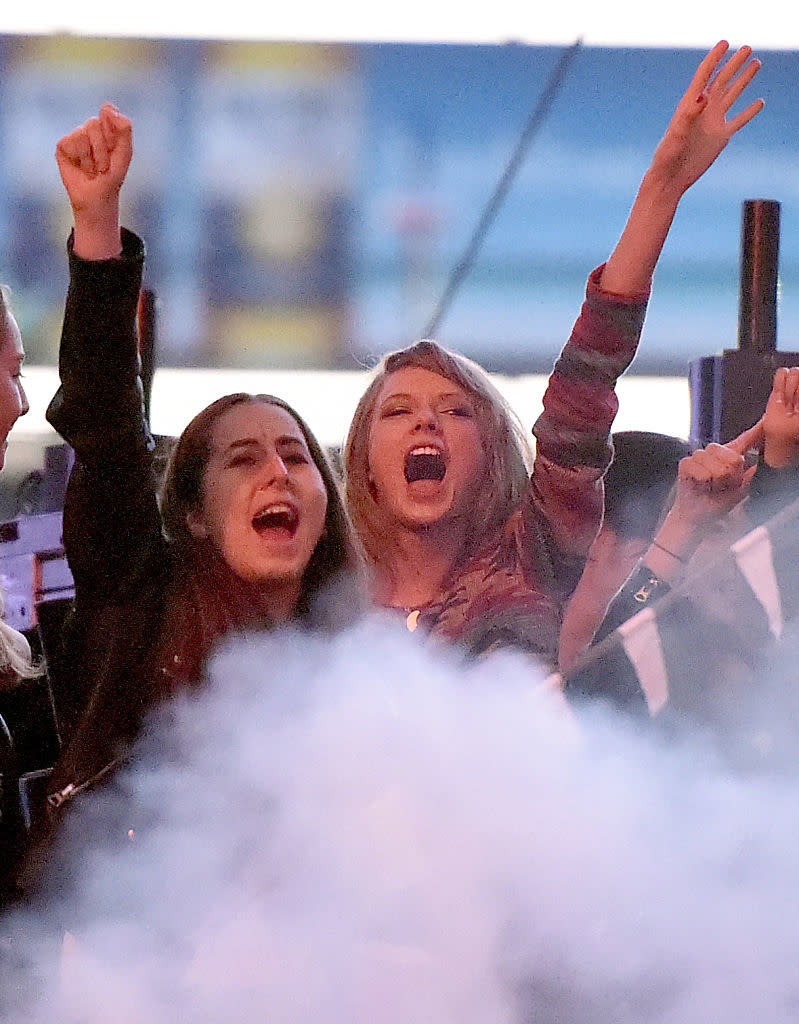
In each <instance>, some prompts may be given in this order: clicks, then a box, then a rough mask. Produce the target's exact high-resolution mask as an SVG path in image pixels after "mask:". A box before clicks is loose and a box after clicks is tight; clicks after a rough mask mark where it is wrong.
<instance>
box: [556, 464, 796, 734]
mask: <svg viewBox="0 0 799 1024" xmlns="http://www.w3.org/2000/svg"><path fill="white" fill-rule="evenodd" d="M797 495H799V468H791V469H785V470H775V469H772V468H770V467H769V466H767V465H766V464H765V463H764V462H763V461H762V459H761V462H760V464H759V466H758V468H757V471H756V473H755V475H754V477H753V478H752V482H751V485H750V490H749V497H748V499H747V500H746V502H745V503H744V504H743V505H742V506H739V508H738V509H737V510H736V512H737V518H736V519H733V518H732V517H730V518H729V519H728V521H726V525H722V526H721V527H720V530H719V533H718V535H717V536H716V537H714V538H713V543H712V546H710V544H708V550H705V551H704V552H703V551H702V550H701V549H700V552H698V554H697V557H696V562H695V563H692V564H691V567H690V578H686V581H685V582H683V581H680V585H679V588H678V593H677V594H675V595H674V597H673V598H672V600H671V601H670V602H668V603H667V604H666V605H665V606H660V605H658V612H659V616H658V632H659V634H660V642H661V645H663V646H665V647H666V648H667V649H666V651H665V653H666V655H667V661H668V663H669V668H670V671H669V694H668V699H669V714H670V715H673V714H674V713H679V714H686V715H689V716H691V717H694V718H698V717H703V718H709V717H710V716H712V715H713V714H715V713H716V711H717V709H718V708H719V707H720V706H721V704H722V703H729V702H730V701H731V696H730V695H731V694H732V693H733V692H735V688H734V686H733V679H738V678H739V677H740V678H743V677H751V675H752V673H753V671H754V668H755V667H756V666H760V665H762V662H763V659H764V657H765V654H766V651H767V648H768V647H769V645H770V642H771V639H772V638H771V635H770V633H769V627H768V622H767V621H766V619H765V617H764V615H763V613H762V609H760V608H758V607H757V606H756V602H754V601H753V598H752V594H751V590H750V587H749V586H748V585H747V584H746V583H745V582H744V581H743V579H742V578H741V576H740V573H739V572H738V571H737V570H736V568H735V563H734V562H733V561H731V560H730V559H727V560H726V561H719V559H720V558H721V556H723V555H724V554H725V553H726V552H727V551H728V550H729V548H730V546H731V545H732V544H733V543H734V542H735V541H736V540H737V539H738V537H739V536H741V535H742V534H745V533H747V532H748V531H750V530H753V529H754V528H755V527H757V526H760V525H762V524H763V523H764V522H766V521H767V520H768V519H769V518H770V517H771V516H773V515H775V514H776V513H777V512H778V511H779V510H780V509H781V508H784V507H785V506H786V505H788V503H789V502H790V501H791V500H793V499H794V498H796V497H797ZM702 556H704V557H702ZM671 591H672V588H671V587H670V586H669V585H668V584H667V583H665V582H664V581H663V580H661V579H659V577H658V576H657V575H655V574H654V573H653V572H651V571H650V570H649V569H647V568H646V567H645V566H643V565H642V564H641V565H639V566H638V567H637V568H636V569H635V570H634V571H633V573H632V574H631V575H630V576H629V578H628V579H627V580H626V581H625V583H624V584H623V586H622V587H621V588H620V590H619V592H618V593H617V594H616V596H615V598H614V599H613V601H612V602H611V603H610V605H609V607H608V609H607V611H606V613H605V616H604V618H603V620H602V622H601V623H600V625H599V628H598V629H597V632H596V635H595V637H594V641H593V645H592V648H591V649H589V652H588V656H587V659H586V661H585V663H583V664H578V666H576V668H575V669H574V670H572V671H571V672H569V674H568V676H567V678H566V680H565V691H566V693H567V694H568V695H569V696H571V697H577V698H591V699H592V700H593V699H596V698H600V699H605V700H606V701H608V702H609V703H610V704H612V705H614V706H616V707H618V708H622V709H624V710H627V711H634V712H642V711H644V712H645V711H646V708H647V698H646V696H645V695H644V693H643V691H642V690H641V687H640V685H639V679H638V676H637V674H636V671H635V668H634V666H633V665H632V663H631V662H630V660H629V659H628V658H627V656H626V655H625V653H624V650H623V647H622V645H621V643H620V642H619V640H620V638H619V634H618V633H617V632H616V630H618V629H619V627H621V626H623V625H624V623H626V622H628V621H629V620H630V619H632V618H633V617H634V616H635V615H637V614H638V613H639V612H641V611H643V610H644V609H645V608H648V607H650V606H652V605H654V604H657V603H659V602H660V600H661V599H662V598H663V597H665V596H666V595H667V594H670V593H671ZM600 645H601V646H600ZM742 669H743V670H742ZM700 680H701V682H700ZM749 683H751V678H749V681H748V682H744V683H742V684H741V685H743V686H747V685H749ZM739 691H740V687H739V688H738V692H739Z"/></svg>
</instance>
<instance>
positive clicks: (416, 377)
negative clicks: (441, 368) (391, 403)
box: [377, 366, 468, 402]
mask: <svg viewBox="0 0 799 1024" xmlns="http://www.w3.org/2000/svg"><path fill="white" fill-rule="evenodd" d="M398 394H409V395H419V396H420V397H425V398H427V397H431V396H432V397H435V396H436V395H462V396H466V395H467V394H468V393H467V392H466V391H465V390H464V389H463V388H462V387H461V386H460V385H459V384H456V383H455V381H453V380H450V379H449V377H445V376H444V374H442V373H437V372H436V371H435V370H427V369H425V368H424V367H422V366H401V367H400V368H399V369H398V370H392V372H391V373H389V374H388V375H387V376H386V378H385V380H384V381H383V383H382V384H381V386H380V390H379V391H378V396H377V400H378V402H382V401H384V400H385V399H386V398H389V397H391V396H392V395H398Z"/></svg>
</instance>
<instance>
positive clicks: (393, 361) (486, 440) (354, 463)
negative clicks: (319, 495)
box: [344, 340, 533, 568]
mask: <svg viewBox="0 0 799 1024" xmlns="http://www.w3.org/2000/svg"><path fill="white" fill-rule="evenodd" d="M406 366H414V367H419V368H421V369H423V370H430V371H431V372H432V373H437V374H439V375H440V376H442V377H445V378H446V379H447V380H450V381H452V382H453V384H457V386H458V387H460V388H462V389H463V390H464V391H465V392H466V393H467V394H468V395H469V396H470V397H471V398H472V400H473V401H474V404H475V412H476V415H477V425H478V430H479V433H480V438H481V441H482V444H483V450H484V452H485V455H486V460H485V470H484V473H483V479H482V481H481V482H480V485H479V487H478V489H477V491H476V493H475V497H474V501H473V502H471V506H470V507H471V513H470V519H471V521H470V523H469V524H468V525H469V529H468V530H467V531H466V535H467V541H466V545H465V547H464V548H463V550H462V551H461V553H460V556H459V558H458V560H457V561H458V563H462V562H463V561H465V560H466V559H467V558H469V557H470V556H471V555H473V554H474V553H476V552H477V551H479V550H480V549H481V548H482V547H483V545H484V544H485V543H486V542H487V541H488V540H489V539H490V538H491V537H492V536H494V535H495V534H496V533H497V532H498V531H499V530H500V529H501V528H502V526H503V525H504V524H505V522H506V521H507V519H508V516H509V515H510V514H511V512H513V510H514V509H515V508H516V507H517V505H518V504H519V502H520V501H521V498H522V495H523V494H524V492H525V489H526V487H527V485H528V482H529V475H530V470H531V468H532V462H533V454H532V445H531V444H530V441H529V440H528V438H527V434H526V433H525V431H524V429H523V428H522V426H521V424H520V423H519V420H518V418H517V417H516V415H515V414H514V413H513V411H512V410H511V408H510V406H509V405H508V403H507V402H506V401H505V399H504V398H503V397H502V395H501V394H500V393H499V391H497V389H496V388H495V387H494V385H493V384H492V383H491V381H490V380H489V378H488V375H487V374H486V372H485V371H484V370H483V369H482V368H481V367H480V366H478V365H477V363H474V362H472V360H471V359H467V358H466V357H465V356H462V355H458V354H457V353H455V352H450V351H449V350H448V349H445V348H443V346H441V345H439V344H438V343H437V342H435V341H430V340H424V341H418V342H416V343H415V344H414V345H410V346H409V347H408V348H404V349H400V350H399V351H397V352H391V353H389V354H388V355H387V356H385V358H384V359H383V360H382V361H381V362H380V364H379V365H378V367H377V369H376V371H375V376H374V378H373V379H372V381H371V383H370V384H369V386H368V388H367V389H366V391H365V392H364V394H363V396H362V397H361V400H360V402H359V403H358V407H357V409H356V410H355V415H354V416H353V419H352V423H351V424H350V429H349V432H348V434H347V441H346V444H345V446H344V476H345V494H346V499H347V511H348V512H349V515H350V519H351V520H352V523H353V526H354V527H355V532H356V533H357V535H358V538H359V540H360V543H361V545H362V547H363V549H364V553H365V556H366V559H367V561H368V562H369V563H370V564H372V565H375V564H376V563H378V562H380V561H381V560H382V559H383V558H384V556H385V554H386V552H387V550H388V549H390V548H391V546H392V528H391V525H390V524H389V523H388V522H387V521H386V519H385V516H384V513H383V511H382V509H381V508H380V506H379V505H378V503H377V501H376V500H375V496H374V493H373V490H372V487H371V485H370V482H369V434H370V430H371V426H372V420H373V417H374V412H375V406H376V404H377V396H378V392H379V391H380V388H381V387H382V385H383V382H384V381H385V380H386V378H387V377H389V376H390V375H391V374H392V373H394V372H395V371H396V370H400V369H403V368H404V367H406ZM453 568H454V567H453Z"/></svg>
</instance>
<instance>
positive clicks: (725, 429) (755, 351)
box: [689, 199, 799, 446]
mask: <svg viewBox="0 0 799 1024" xmlns="http://www.w3.org/2000/svg"><path fill="white" fill-rule="evenodd" d="M779 248H780V204H779V203H778V202H777V201H776V200H774V199H746V200H744V202H743V203H742V206H741V253H740V261H741V263H740V292H739V303H738V347H737V348H735V349H725V350H724V351H723V352H722V353H720V354H719V355H715V356H703V357H702V358H700V359H694V360H692V361H691V363H690V367H689V382H690V389H691V440H692V441H693V442H694V443H695V444H697V445H702V446H704V445H706V444H708V443H709V442H710V441H717V442H721V443H722V444H724V443H726V442H727V441H731V440H732V439H733V438H734V437H737V436H738V434H740V433H741V432H742V431H744V430H746V429H747V428H748V427H751V426H752V425H753V424H754V423H756V422H757V420H758V419H759V417H760V416H762V415H763V410H764V409H765V407H766V402H767V401H768V396H769V393H770V391H771V385H772V381H773V379H774V372H775V370H776V369H777V367H779V366H797V365H799V353H797V352H780V351H778V349H777V301H778V298H779Z"/></svg>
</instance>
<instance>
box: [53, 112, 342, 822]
mask: <svg viewBox="0 0 799 1024" xmlns="http://www.w3.org/2000/svg"><path fill="white" fill-rule="evenodd" d="M131 155H132V131H131V125H130V122H129V121H128V119H127V118H125V117H124V116H123V115H122V114H120V113H119V112H118V111H117V110H116V109H115V108H114V107H112V106H111V105H109V104H107V105H105V106H104V107H103V108H102V109H101V111H100V113H99V116H98V117H95V118H91V119H90V120H89V121H87V122H86V124H84V125H82V126H81V127H80V128H78V129H76V130H75V131H74V132H72V133H71V134H69V135H67V136H66V137H65V138H63V139H62V140H61V141H60V142H59V144H58V148H57V159H58V166H59V170H60V172H61V177H62V179H63V182H64V185H65V187H66V190H67V193H68V196H69V199H70V203H71V205H72V210H73V213H74V222H75V227H74V232H73V235H72V237H71V239H70V243H69V263H70V286H69V293H68V296H67V303H66V312H65V317H64V327H63V334H62V340H61V349H60V355H59V369H60V375H61V386H60V388H59V391H58V393H57V394H56V396H55V398H54V399H53V401H52V403H51V404H50V407H49V409H48V419H49V421H50V422H51V423H52V424H53V426H54V427H55V428H56V429H57V430H58V431H59V432H60V433H61V435H62V436H63V437H64V438H65V440H67V441H68V443H69V444H70V445H71V446H72V448H73V449H74V451H75V467H74V470H73V472H72V475H71V478H70V481H69V487H68V493H67V499H66V505H65V510H64V542H65V546H66V550H67V557H68V559H69V564H70V568H71V569H72V574H73V576H74V579H75V587H76V599H75V608H74V612H73V615H72V619H71V622H70V625H69V629H68V635H67V638H66V648H67V651H68V659H69V662H70V663H71V664H72V665H73V666H74V671H75V672H76V673H78V674H80V675H82V676H83V677H85V679H88V683H89V685H88V691H89V692H90V694H91V697H90V699H89V703H88V707H87V710H86V712H85V714H84V715H83V718H82V720H81V721H80V722H79V723H78V726H77V728H76V730H75V732H74V734H73V736H72V738H71V740H70V742H69V743H68V744H67V747H66V749H65V751H64V753H63V755H62V757H61V759H60V761H59V762H58V764H57V765H56V769H55V773H54V777H53V782H52V786H51V790H50V795H49V798H48V799H49V808H50V812H51V817H52V818H53V819H54V818H55V817H56V812H57V811H58V808H59V807H61V806H62V805H63V804H65V803H66V802H68V801H70V800H71V799H72V798H73V797H75V796H76V795H77V794H79V793H80V792H81V791H82V790H84V789H87V788H89V787H92V786H93V785H95V784H96V783H97V782H99V781H101V780H102V779H104V778H105V777H106V776H107V775H108V774H110V773H111V772H113V770H114V768H115V767H116V765H117V764H118V763H119V762H120V761H122V760H124V759H125V758H126V757H127V755H128V752H129V750H130V747H131V744H132V743H133V741H134V740H135V739H136V738H137V736H138V735H139V734H140V731H141V728H142V723H143V721H144V718H145V715H146V714H147V712H148V711H149V710H150V709H151V708H152V707H153V706H154V705H155V704H157V703H159V702H161V701H162V700H163V699H164V698H166V697H168V696H169V695H171V694H173V693H174V692H175V691H176V690H178V689H181V688H185V687H193V686H197V685H198V684H199V683H200V682H201V681H202V678H203V672H204V666H205V664H206V661H207V658H208V655H209V654H210V653H211V651H212V650H213V648H214V646H215V645H216V644H217V643H218V642H219V641H220V639H221V638H222V637H224V636H227V635H229V634H231V633H232V632H238V631H244V630H249V629H254V628H258V629H263V628H271V627H274V626H279V625H282V624H285V623H289V622H295V623H298V624H300V625H302V624H304V623H305V624H307V623H314V624H316V623H320V624H321V622H322V619H324V616H325V613H326V611H327V610H328V608H329V602H327V601H326V598H327V597H328V596H329V591H330V589H331V588H332V587H333V586H334V584H335V583H336V581H338V580H339V579H340V578H341V577H343V576H347V575H348V574H350V573H352V572H353V571H354V570H355V569H356V558H355V556H354V548H353V545H352V543H351V537H350V529H349V525H348V521H347V518H346V516H345V513H344V510H343V504H342V500H341V497H340V494H339V491H338V488H337V485H336V481H335V477H334V475H333V472H332V470H331V468H330V465H329V464H328V461H327V459H326V457H325V455H324V453H323V452H322V450H321V448H320V446H319V444H318V443H317V441H316V440H315V438H314V437H313V435H312V434H311V432H310V430H309V429H308V427H307V426H306V424H305V423H304V422H303V420H302V419H301V418H300V417H299V416H298V415H297V414H296V413H295V412H294V410H293V409H291V408H290V407H289V406H288V405H287V404H286V403H285V402H283V401H281V400H280V399H277V398H274V397H272V396H269V395H247V394H234V395H227V396H225V397H224V398H220V399H219V400H217V401H216V402H214V403H212V404H211V405H210V406H208V407H207V408H206V409H204V410H203V411H202V412H201V413H199V415H198V416H196V417H195V419H194V420H193V421H192V422H191V423H190V424H189V426H188V427H187V428H186V430H185V431H184V432H183V434H182V435H181V437H180V438H179V440H178V441H177V444H176V447H175V449H174V452H173V454H172V456H171V462H170V464H169V467H168V469H167V474H166V480H165V486H164V495H163V502H162V505H161V506H160V507H159V502H158V500H157V496H156V483H155V477H154V473H153V442H152V438H151V436H150V433H149V430H148V426H147V422H146V419H145V417H144V410H143V404H142V388H141V382H140V379H139V359H138V350H137V338H136V306H137V299H138V295H139V289H140V284H141V276H142V267H143V262H144V248H143V245H142V242H141V241H140V240H139V239H138V238H137V237H136V236H135V235H134V234H132V233H131V232H129V231H126V230H124V229H123V230H122V231H120V227H119V221H118V201H119V191H120V188H121V185H122V183H123V181H124V178H125V174H126V172H127V169H128V165H129V162H130V159H131ZM320 608H321V611H320ZM266 670H267V671H268V666H267V667H266Z"/></svg>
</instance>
